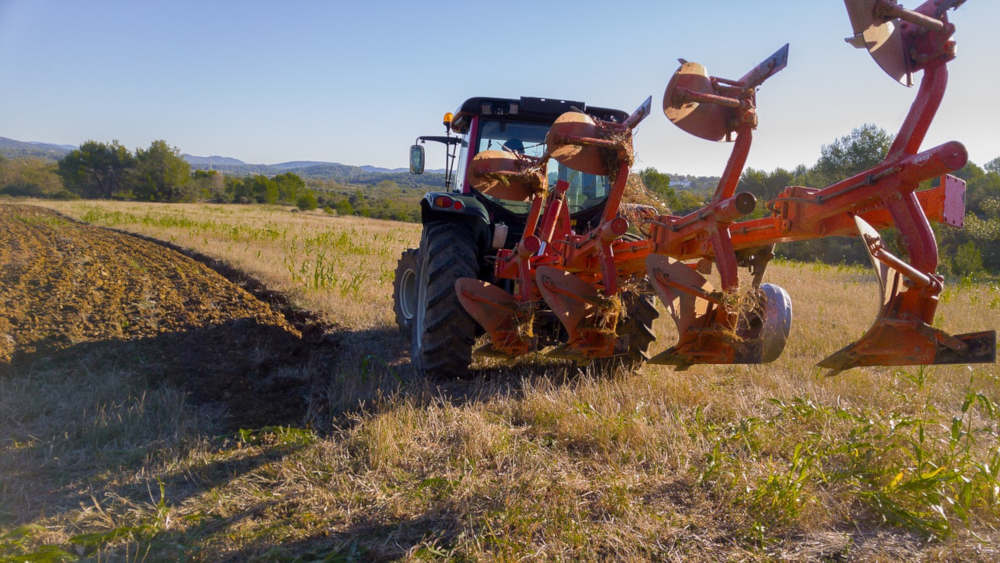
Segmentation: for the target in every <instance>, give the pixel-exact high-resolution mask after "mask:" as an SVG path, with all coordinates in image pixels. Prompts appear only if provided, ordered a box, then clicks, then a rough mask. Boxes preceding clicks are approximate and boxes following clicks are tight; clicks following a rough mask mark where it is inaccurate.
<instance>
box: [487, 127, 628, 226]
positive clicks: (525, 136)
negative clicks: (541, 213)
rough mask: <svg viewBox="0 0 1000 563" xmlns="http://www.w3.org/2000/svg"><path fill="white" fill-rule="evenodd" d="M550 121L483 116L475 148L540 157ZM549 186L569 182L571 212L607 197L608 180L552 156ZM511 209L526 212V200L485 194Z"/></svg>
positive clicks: (568, 198) (609, 186) (568, 194)
mask: <svg viewBox="0 0 1000 563" xmlns="http://www.w3.org/2000/svg"><path fill="white" fill-rule="evenodd" d="M548 131H549V125H547V124H543V123H527V122H517V121H497V120H483V121H481V122H480V128H479V146H478V147H477V151H476V152H480V151H486V150H496V151H499V150H505V149H506V150H511V151H515V152H519V153H522V154H526V155H528V156H534V157H539V156H542V155H543V154H544V153H545V134H546V133H548ZM547 170H548V175H549V178H548V181H549V186H555V184H556V182H558V181H559V180H566V181H567V182H569V189H568V190H567V191H566V202H567V203H568V204H569V211H570V213H576V212H577V211H581V210H583V209H587V208H589V207H593V206H595V205H598V204H600V203H601V202H603V201H604V200H605V198H607V197H608V192H609V191H610V190H611V183H610V182H609V181H608V177H607V176H596V175H594V174H584V173H583V172H580V171H579V170H573V169H572V168H569V167H567V166H565V165H563V164H560V163H559V161H557V160H556V159H554V158H552V159H549V162H548V168H547ZM486 197H488V198H490V199H491V200H493V201H495V202H497V203H498V204H500V205H502V206H504V207H506V208H507V209H509V210H511V211H513V212H514V213H527V212H528V205H529V204H528V202H522V201H507V200H501V199H497V198H494V197H490V196H486Z"/></svg>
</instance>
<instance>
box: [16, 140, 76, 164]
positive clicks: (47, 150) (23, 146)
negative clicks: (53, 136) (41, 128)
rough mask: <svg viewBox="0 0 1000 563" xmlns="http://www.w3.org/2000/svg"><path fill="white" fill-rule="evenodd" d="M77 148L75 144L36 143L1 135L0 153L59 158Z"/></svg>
mask: <svg viewBox="0 0 1000 563" xmlns="http://www.w3.org/2000/svg"><path fill="white" fill-rule="evenodd" d="M75 148H76V147H75V146H73V145H55V144H52V143H36V142H30V141H18V140H16V139H9V138H7V137H0V154H2V155H3V156H6V157H9V158H24V157H34V158H45V159H49V160H59V159H60V158H62V157H64V156H66V155H67V154H69V152H70V151H72V150H73V149H75Z"/></svg>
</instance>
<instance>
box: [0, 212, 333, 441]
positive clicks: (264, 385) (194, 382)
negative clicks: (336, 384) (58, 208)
mask: <svg viewBox="0 0 1000 563" xmlns="http://www.w3.org/2000/svg"><path fill="white" fill-rule="evenodd" d="M301 328H303V326H302V325H300V326H292V324H290V323H289V322H288V320H287V319H286V316H285V315H284V314H283V313H282V312H281V311H279V310H275V307H272V304H269V303H267V302H265V301H263V300H261V299H258V298H257V297H255V296H254V295H252V294H251V293H250V292H248V291H247V290H245V289H244V288H242V287H240V286H239V285H237V284H236V283H233V282H232V281H230V280H229V279H227V278H226V277H224V276H223V275H221V274H220V273H218V272H216V271H214V270H213V269H211V268H209V267H207V266H206V265H205V264H203V263H201V262H199V261H197V260H194V259H192V258H189V257H187V256H185V255H183V254H180V253H179V252H176V251H174V250H172V249H170V248H167V247H166V246H163V245H161V244H157V243H155V242H151V241H148V240H143V239H141V238H138V237H135V236H131V235H127V234H123V233H119V232H116V231H111V230H108V229H102V228H99V227H93V226H89V225H85V224H82V223H78V222H76V221H73V220H71V219H68V218H66V217H64V216H62V215H59V214H58V213H56V212H54V211H51V210H47V209H42V208H39V207H33V206H27V205H0V373H2V372H11V373H19V372H30V371H32V370H37V369H49V368H51V367H52V365H53V364H54V363H56V364H57V366H56V367H60V365H59V363H61V365H62V367H63V368H64V369H66V370H75V369H85V367H84V364H88V363H89V364H92V365H100V366H101V367H100V368H99V369H107V367H108V366H116V367H119V368H121V367H124V368H125V369H126V370H127V371H134V372H138V373H140V374H142V375H146V376H147V377H152V378H154V379H155V378H169V379H172V380H174V381H176V382H179V383H182V384H185V386H186V387H188V388H189V389H190V390H191V392H192V394H193V395H194V396H195V398H196V399H202V400H205V401H223V402H225V403H228V404H229V405H230V406H231V407H232V408H231V411H232V412H231V416H232V418H233V420H234V422H240V423H244V422H254V421H255V419H257V418H260V419H261V420H267V421H269V422H274V421H275V420H278V421H281V420H284V419H294V418H295V417H296V415H301V412H302V408H301V403H302V395H303V394H302V393H296V392H295V390H294V389H289V387H290V386H291V387H301V388H303V389H304V388H305V384H306V383H307V382H306V381H304V380H297V379H296V377H295V376H294V375H291V376H289V375H288V373H294V371H295V370H294V367H295V366H296V365H299V364H301V363H302V362H303V361H305V359H306V358H307V357H308V356H309V355H311V352H312V348H315V346H310V345H307V344H306V343H304V342H303V341H302V339H301V330H300V329H301ZM95 356H96V358H95ZM87 358H94V359H95V361H92V362H87V361H86V360H87ZM282 368H284V369H282ZM289 368H292V369H289ZM276 374H278V375H276ZM299 379H304V378H299ZM286 411H287V412H286Z"/></svg>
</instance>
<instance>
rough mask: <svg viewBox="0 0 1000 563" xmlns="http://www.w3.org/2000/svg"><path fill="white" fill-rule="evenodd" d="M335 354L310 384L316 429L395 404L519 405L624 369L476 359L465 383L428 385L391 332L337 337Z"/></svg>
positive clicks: (402, 343)
mask: <svg viewBox="0 0 1000 563" xmlns="http://www.w3.org/2000/svg"><path fill="white" fill-rule="evenodd" d="M337 341H338V344H339V346H338V348H339V352H338V354H337V356H336V358H335V363H334V365H332V366H331V367H330V369H329V370H328V371H327V373H326V374H325V375H323V376H321V377H318V378H316V379H314V386H313V402H312V403H311V408H310V416H312V417H316V418H313V419H311V420H312V421H314V422H315V423H316V424H315V426H316V427H317V428H328V427H333V426H336V427H340V428H344V427H345V426H346V425H350V424H352V423H353V422H354V421H357V420H358V417H357V416H352V415H354V414H356V413H358V412H359V411H363V412H365V413H367V414H374V413H377V412H379V411H380V410H382V409H383V408H391V407H392V405H394V404H397V403H399V402H409V403H411V404H415V405H429V404H431V403H441V402H446V403H449V404H452V405H454V406H462V405H467V404H475V403H483V402H488V401H491V400H493V399H495V398H497V397H503V398H506V399H512V400H517V399H520V398H521V397H523V396H524V394H525V392H526V391H527V390H528V389H532V388H537V387H559V386H563V385H573V384H575V383H576V382H578V381H581V380H583V379H587V378H591V377H604V378H613V377H621V376H622V375H625V374H627V373H630V372H628V371H627V370H623V369H611V370H609V371H599V370H596V369H594V368H592V367H589V366H577V365H576V364H574V363H572V362H569V361H553V360H551V359H546V358H543V357H536V356H528V357H526V358H524V359H521V360H518V361H516V362H513V363H504V362H501V361H497V360H491V359H482V358H475V359H474V361H473V366H472V369H471V370H470V372H469V374H468V376H467V377H464V378H454V379H446V378H437V379H427V378H424V377H421V376H419V375H417V374H416V373H415V372H414V370H413V367H412V365H411V363H410V354H409V343H408V341H407V339H406V338H405V337H404V336H403V335H402V334H401V333H400V332H399V330H398V329H396V328H395V327H392V328H380V329H373V330H359V331H341V332H339V333H337Z"/></svg>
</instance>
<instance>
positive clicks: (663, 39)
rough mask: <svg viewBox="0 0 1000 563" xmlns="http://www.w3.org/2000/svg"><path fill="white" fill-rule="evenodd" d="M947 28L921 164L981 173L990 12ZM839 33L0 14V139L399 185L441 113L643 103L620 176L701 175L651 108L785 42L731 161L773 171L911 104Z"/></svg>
mask: <svg viewBox="0 0 1000 563" xmlns="http://www.w3.org/2000/svg"><path fill="white" fill-rule="evenodd" d="M904 4H905V5H906V6H907V7H911V8H912V7H915V5H916V2H915V1H913V0H908V1H906V2H904ZM952 14H953V20H952V21H954V22H955V23H956V25H957V26H958V32H957V34H956V36H955V38H956V40H957V41H958V53H959V57H958V59H957V60H956V61H954V62H953V63H951V65H950V68H951V83H950V89H949V92H948V94H947V96H946V98H945V101H944V104H943V106H942V108H941V111H940V113H939V115H938V118H937V120H936V121H935V123H934V125H933V126H932V128H931V131H930V133H929V135H928V139H927V142H926V143H925V147H929V146H932V145H933V144H937V143H941V142H944V141H947V140H952V139H955V140H959V141H962V142H963V143H965V144H966V146H967V147H968V149H969V152H970V157H971V160H972V161H973V162H976V163H978V164H983V163H985V162H986V161H988V160H990V159H992V158H994V157H997V156H1000V135H998V133H997V130H998V125H1000V117H998V116H1000V112H998V110H997V103H998V100H1000V97H998V94H997V92H998V91H1000V64H998V63H997V58H998V55H1000V40H998V38H997V32H996V24H997V22H998V21H1000V2H998V1H996V0H972V1H970V2H967V3H966V4H965V5H963V6H962V7H961V8H960V9H959V10H958V11H957V12H953V13H952ZM849 34H850V24H849V22H848V19H847V15H846V12H845V10H844V7H843V3H842V2H841V1H840V0H808V1H807V0H802V1H799V2H789V1H787V0H762V1H753V2H751V1H735V0H732V1H730V0H715V1H705V2H681V1H666V0H661V1H653V2H634V3H631V2H607V1H599V2H587V1H575V2H566V3H560V2H520V1H511V0H505V1H499V2H489V3H487V2H432V1H425V2H398V3H397V2H387V1H378V0H376V1H370V2H344V1H337V0H333V1H325V2H319V1H317V2H292V1H289V2H255V1H244V2H235V1H234V2H208V1H206V0H202V1H199V2H188V1H171V2H146V1H121V2H110V1H100V0H90V1H87V2H73V1H70V0H65V1H61V2H55V1H47V0H0V84H2V88H3V93H2V104H0V136H5V137H11V138H15V139H19V140H27V141H44V142H52V143H60V144H79V143H81V142H83V141H85V140H87V139H96V140H100V141H110V140H112V139H118V140H120V141H121V142H122V143H123V144H124V145H125V146H126V147H129V148H136V147H139V146H147V145H148V144H149V143H150V142H151V141H152V140H154V139H161V138H162V139H165V140H167V142H169V143H170V144H171V145H175V146H178V147H179V148H180V149H181V150H182V151H183V152H187V153H191V154H196V155H208V154H219V155H225V156H233V157H236V158H239V159H242V160H244V161H247V162H255V163H276V162H282V161H288V160H329V161H337V162H343V163H347V164H357V165H361V164H372V165H377V166H385V167H400V166H405V162H406V154H407V147H408V145H409V144H410V143H412V141H413V139H414V137H416V136H418V135H421V134H440V132H441V130H442V128H441V126H440V118H441V115H442V114H443V113H444V112H445V111H451V110H454V108H455V107H456V106H457V105H458V104H459V103H460V102H461V101H462V100H464V99H465V98H467V97H471V96H475V95H489V96H504V97H517V96H521V95H527V96H542V97H554V98H567V99H574V100H582V101H585V102H587V103H588V104H591V105H600V106H610V107H619V108H622V109H625V110H627V111H630V110H631V109H632V108H634V107H635V106H636V105H637V104H638V103H639V102H640V101H642V99H643V98H645V97H646V96H648V95H652V96H653V99H654V110H655V111H654V113H653V115H652V116H651V117H650V118H648V119H647V120H646V122H644V123H643V124H642V125H641V126H640V128H639V130H638V132H637V136H636V154H637V159H638V161H637V166H639V167H645V166H655V167H656V168H658V169H660V170H664V171H670V172H676V173H692V174H706V175H717V174H719V173H720V172H721V171H722V168H723V165H724V163H725V159H726V157H727V155H728V151H729V146H728V145H725V144H722V143H711V142H708V141H704V140H701V139H698V138H695V137H692V136H689V135H687V134H686V133H683V132H682V131H680V130H679V129H677V128H675V127H674V126H672V125H671V124H669V122H667V120H666V118H665V117H664V116H663V114H662V112H660V111H658V108H659V103H660V99H661V97H662V95H663V89H664V87H665V86H666V83H667V81H668V80H669V78H670V75H671V74H672V73H673V71H674V70H675V69H676V68H677V61H676V59H677V58H678V57H683V58H686V59H688V60H692V61H698V62H701V63H703V64H704V65H706V67H707V68H708V70H709V72H710V73H712V74H714V75H718V76H723V77H728V78H738V77H740V76H741V75H742V74H743V73H744V71H746V70H748V69H749V68H750V67H751V66H753V65H755V64H756V63H757V62H759V61H760V60H762V59H763V58H764V57H766V56H767V55H769V54H770V53H771V52H773V51H774V50H775V49H777V48H778V47H779V46H781V45H782V44H783V43H785V42H790V43H791V55H790V59H789V64H788V68H786V69H785V70H784V71H782V72H781V73H780V74H778V75H777V76H775V77H773V78H771V79H770V80H769V81H768V82H767V83H765V84H764V86H763V87H762V89H761V91H760V93H759V94H758V106H759V114H760V127H759V128H758V131H757V134H756V139H755V142H754V146H753V149H752V150H751V153H750V160H749V163H748V165H749V166H752V167H754V168H764V169H768V170H770V169H773V168H775V167H777V166H783V167H786V168H789V167H793V166H795V165H797V164H800V163H803V164H813V163H814V162H815V161H816V158H817V157H818V156H819V150H820V146H821V145H823V144H828V143H830V142H831V141H833V140H834V139H836V138H837V137H840V136H843V135H845V134H847V133H849V132H850V131H851V129H853V128H854V127H856V126H858V125H861V124H863V123H866V122H870V123H875V124H877V125H879V126H881V127H884V128H886V129H888V130H890V131H895V130H896V128H897V127H898V125H899V123H900V121H901V119H902V116H903V115H904V114H905V112H906V110H907V109H908V107H909V104H910V101H911V100H912V98H913V95H914V94H915V93H916V89H915V88H912V89H906V88H903V87H902V86H899V85H897V84H895V83H894V82H893V81H892V80H891V79H890V78H888V77H887V76H885V75H884V74H883V73H882V71H881V70H880V69H879V68H878V67H877V66H876V65H875V63H874V62H873V61H872V60H871V59H870V57H869V56H868V55H867V53H865V52H864V51H862V50H856V49H853V48H852V47H850V46H848V45H847V44H846V43H844V41H843V38H844V37H846V36H848V35H849ZM428 158H429V161H428V164H429V166H431V167H439V166H441V165H443V157H442V155H440V154H437V152H431V153H430V154H429V155H428Z"/></svg>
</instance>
